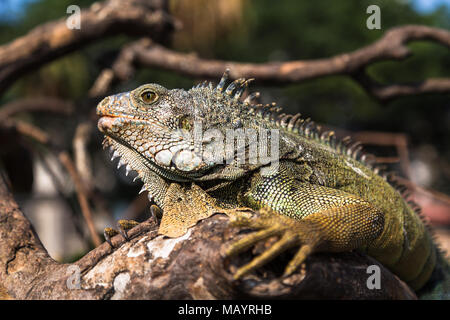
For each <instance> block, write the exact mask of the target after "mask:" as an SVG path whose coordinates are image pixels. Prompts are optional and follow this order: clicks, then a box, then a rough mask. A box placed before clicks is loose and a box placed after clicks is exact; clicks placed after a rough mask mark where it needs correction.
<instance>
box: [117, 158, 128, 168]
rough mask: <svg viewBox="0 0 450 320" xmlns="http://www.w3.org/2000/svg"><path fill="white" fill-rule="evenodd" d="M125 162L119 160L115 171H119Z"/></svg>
mask: <svg viewBox="0 0 450 320" xmlns="http://www.w3.org/2000/svg"><path fill="white" fill-rule="evenodd" d="M125 164H126V163H125V161H124V160H122V159H120V160H119V162H118V163H117V169H119V168H120V167H121V166H123V165H125Z"/></svg>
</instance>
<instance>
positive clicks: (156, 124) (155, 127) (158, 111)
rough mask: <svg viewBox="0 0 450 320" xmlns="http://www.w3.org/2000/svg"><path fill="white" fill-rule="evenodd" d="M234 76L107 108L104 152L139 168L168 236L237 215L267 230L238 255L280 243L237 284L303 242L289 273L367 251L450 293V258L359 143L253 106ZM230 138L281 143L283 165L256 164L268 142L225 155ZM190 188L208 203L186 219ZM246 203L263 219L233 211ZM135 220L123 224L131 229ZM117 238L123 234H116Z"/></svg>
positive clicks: (110, 101)
mask: <svg viewBox="0 0 450 320" xmlns="http://www.w3.org/2000/svg"><path fill="white" fill-rule="evenodd" d="M227 79H228V72H225V74H224V76H223V77H222V79H221V80H220V82H219V84H218V85H217V86H214V85H213V84H212V83H207V82H204V83H203V84H201V85H198V86H196V87H193V88H192V89H190V90H188V91H185V90H181V89H173V90H168V89H166V88H164V87H162V86H160V85H158V84H146V85H143V86H140V87H139V88H137V89H135V90H133V91H130V92H126V93H120V94H116V95H113V96H110V97H107V98H105V99H104V100H103V101H101V102H100V103H99V105H98V107H97V113H98V114H99V115H100V116H101V118H100V120H99V122H98V128H99V130H100V131H101V132H102V133H104V135H105V141H104V145H105V146H109V147H111V148H112V149H113V150H114V155H113V158H114V157H118V156H120V162H119V166H121V165H126V168H127V172H128V171H129V170H134V171H136V172H137V173H138V177H139V178H140V179H141V180H142V181H143V182H144V186H143V190H147V191H148V192H149V198H150V200H151V201H152V200H153V201H154V202H155V203H156V204H157V205H158V206H159V207H160V208H161V209H162V210H163V212H164V214H163V218H162V222H161V227H160V233H163V234H167V235H169V236H177V235H181V234H183V233H184V232H185V231H186V230H187V228H188V227H190V226H192V225H194V224H195V223H196V222H197V221H198V220H200V219H203V218H205V217H208V216H209V215H211V214H212V213H214V212H217V211H221V210H222V211H224V212H225V213H228V214H229V215H230V216H232V223H233V225H235V226H240V227H250V228H253V229H256V230H258V231H256V232H254V233H252V234H250V235H248V236H246V237H244V238H243V239H240V240H237V241H236V242H234V243H232V244H231V245H229V246H228V248H227V249H226V252H225V253H226V254H227V255H234V254H237V253H240V252H242V251H244V250H247V249H248V248H250V247H251V246H252V245H254V244H255V243H257V242H259V241H262V240H265V239H268V238H271V237H273V236H278V240H277V242H276V243H275V244H274V245H272V247H271V248H270V249H268V250H267V251H265V252H264V253H262V254H261V255H260V256H257V257H256V258H255V259H254V260H253V261H251V262H250V263H249V264H247V265H245V266H243V267H241V268H240V269H239V270H238V271H237V272H236V274H235V278H239V277H241V276H243V275H244V274H246V273H248V272H250V271H252V270H254V269H255V268H257V267H259V266H261V265H263V264H265V263H266V262H267V261H269V260H271V259H273V258H274V257H275V256H276V255H278V254H279V253H280V252H282V251H284V250H286V249H288V248H291V247H295V246H296V247H299V250H298V252H297V254H296V255H295V256H294V258H293V259H292V260H291V262H290V263H289V264H288V266H287V267H286V270H285V275H289V274H291V273H293V272H294V271H295V270H296V269H297V268H298V266H299V265H300V264H301V263H302V262H303V261H304V260H305V258H306V257H307V256H308V255H309V254H311V253H312V252H317V251H331V252H338V251H348V250H353V249H359V250H361V251H363V252H366V253H367V254H369V255H370V256H372V257H374V258H376V259H377V260H379V261H380V262H381V263H383V264H384V265H385V266H387V267H388V268H389V269H390V270H391V271H393V272H394V273H395V274H397V275H398V276H399V277H400V278H401V279H403V280H404V281H405V282H407V283H408V284H409V285H410V286H411V287H412V288H413V289H414V290H419V289H421V288H424V286H425V284H427V282H431V280H430V279H433V283H434V284H433V286H434V287H433V289H436V290H437V289H439V290H440V292H443V294H444V295H443V296H441V297H446V298H448V290H449V289H448V287H449V281H448V279H449V278H448V274H449V267H448V263H447V262H446V260H445V259H444V258H443V256H442V255H441V254H440V252H439V250H438V249H437V247H436V246H435V244H434V243H433V240H432V237H431V235H430V232H429V231H428V230H427V228H426V226H425V225H424V223H423V222H422V220H421V218H420V216H419V215H418V214H417V213H416V212H415V210H414V208H413V205H411V204H410V203H409V202H407V201H406V200H405V199H404V198H403V197H402V194H401V192H400V191H399V190H398V189H397V188H395V187H393V186H392V185H391V184H390V183H389V182H388V181H387V180H388V178H387V176H386V175H383V174H380V172H379V169H378V168H377V167H376V166H374V165H373V164H372V163H373V161H372V158H371V157H369V156H368V155H366V154H365V153H364V152H362V150H361V147H360V146H359V144H357V143H352V142H351V141H350V140H349V139H343V140H342V141H338V140H337V139H336V138H335V137H334V135H333V132H323V133H321V132H320V129H319V127H318V126H316V125H315V124H314V123H313V122H312V121H310V120H309V119H303V118H301V116H300V115H299V114H297V115H286V114H284V113H280V109H279V108H278V107H276V106H275V105H274V104H272V105H260V104H255V103H254V100H256V98H257V97H258V95H259V94H258V93H254V94H250V95H248V96H247V98H246V99H245V100H244V101H242V100H241V96H242V94H243V92H244V91H245V90H246V88H247V85H248V83H249V81H250V80H245V79H238V80H235V81H234V82H232V83H231V84H229V85H228V86H227V85H226V82H227ZM199 125H200V126H201V130H198V126H199ZM196 128H197V129H196ZM251 129H253V131H252V130H251ZM199 132H200V134H199ZM208 132H209V133H211V132H212V133H213V134H210V135H209V136H208ZM229 132H235V133H236V132H240V133H242V132H244V133H249V135H250V132H253V133H254V132H258V133H261V134H262V133H263V132H266V135H267V137H268V139H267V140H264V141H266V144H265V147H266V148H267V149H270V148H269V146H268V145H272V144H271V143H272V142H273V141H275V142H276V144H274V146H276V147H277V150H278V151H279V153H278V155H277V158H276V160H278V162H276V163H275V165H274V163H273V162H271V163H268V162H267V161H265V162H263V161H252V159H250V156H249V154H250V152H249V151H251V150H253V151H254V150H256V149H252V148H255V147H257V148H258V150H260V149H261V148H262V149H264V143H261V141H259V142H258V143H256V144H257V145H256V144H255V140H251V139H250V138H249V139H244V140H242V139H241V140H240V143H241V144H239V142H236V143H234V142H233V144H231V146H232V147H234V149H236V150H235V151H232V152H231V153H229V152H228V153H227V151H223V149H220V146H221V145H223V144H221V143H222V142H223V141H222V140H221V139H223V137H226V135H227V133H229ZM220 137H221V138H220ZM231 141H234V140H231ZM218 147H219V148H218ZM262 149H261V150H262ZM242 152H243V153H242ZM273 154H275V151H274V150H271V153H270V156H272V155H273ZM214 155H215V156H217V155H220V156H221V157H223V159H225V160H226V161H222V162H221V161H217V160H216V159H214V158H213V157H212V156H214ZM212 159H213V160H212ZM274 159H275V158H272V160H274ZM180 188H181V189H183V188H184V189H183V190H185V191H186V193H185V194H190V197H194V198H195V199H200V200H198V201H197V202H195V201H194V203H197V204H198V206H197V207H196V209H195V210H188V209H185V211H186V212H185V213H183V210H180V208H182V207H180V206H179V204H178V207H177V205H176V204H177V203H179V202H180V201H181V200H182V198H178V199H177V193H178V192H181V191H180V190H181V189H180ZM178 194H181V193H178ZM177 201H178V202H177ZM191 203H192V202H191ZM202 203H203V204H202ZM174 204H175V205H174ZM242 207H250V208H252V209H255V210H259V211H258V212H259V213H258V214H257V215H256V216H251V215H249V214H247V213H246V212H245V209H241V210H233V208H242ZM155 208H156V207H155ZM154 210H156V209H154V208H153V209H152V213H153V212H154ZM195 212H198V214H196V213H195ZM233 212H234V214H231V213H233ZM153 214H154V213H153ZM133 225H134V224H133V223H131V224H130V225H127V223H126V222H122V223H121V226H122V229H124V230H126V229H127V228H129V227H132V226H133ZM161 230H163V231H161ZM106 234H107V235H109V234H114V232H113V231H112V229H108V231H107V232H106ZM428 286H430V285H428Z"/></svg>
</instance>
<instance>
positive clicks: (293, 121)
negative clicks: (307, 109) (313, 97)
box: [288, 113, 301, 130]
mask: <svg viewBox="0 0 450 320" xmlns="http://www.w3.org/2000/svg"><path fill="white" fill-rule="evenodd" d="M300 117H301V114H300V113H297V114H295V115H294V116H293V117H292V118H291V120H289V123H288V129H289V130H292V128H294V126H295V122H296V121H297V119H298V118H300Z"/></svg>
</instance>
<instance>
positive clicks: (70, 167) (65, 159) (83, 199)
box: [58, 151, 102, 247]
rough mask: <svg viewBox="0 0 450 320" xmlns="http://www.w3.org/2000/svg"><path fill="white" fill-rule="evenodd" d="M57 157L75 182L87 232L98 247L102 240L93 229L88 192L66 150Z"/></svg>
mask: <svg viewBox="0 0 450 320" xmlns="http://www.w3.org/2000/svg"><path fill="white" fill-rule="evenodd" d="M58 158H59V161H61V163H62V164H63V165H64V167H65V168H66V170H67V172H68V173H69V174H70V176H71V177H72V180H73V182H74V184H75V189H76V191H77V196H78V202H79V203H80V207H81V212H82V214H83V217H84V220H85V221H86V224H87V226H88V229H89V233H90V234H91V238H92V242H93V243H94V245H95V246H96V247H98V246H99V245H100V244H101V242H102V241H101V240H100V237H99V236H98V234H97V231H96V230H95V226H94V222H93V220H92V213H91V208H90V206H89V202H88V194H87V191H86V189H85V186H84V184H83V181H82V179H81V177H80V175H79V173H78V171H77V169H76V168H75V165H74V163H73V161H72V159H71V158H70V156H69V154H68V153H67V152H64V151H63V152H61V153H59V155H58Z"/></svg>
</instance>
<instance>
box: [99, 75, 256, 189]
mask: <svg viewBox="0 0 450 320" xmlns="http://www.w3.org/2000/svg"><path fill="white" fill-rule="evenodd" d="M227 78H228V72H226V73H225V74H224V76H223V77H222V79H221V81H220V83H219V84H218V85H217V86H213V85H212V84H211V83H206V82H205V83H203V84H202V85H199V86H196V87H193V88H192V89H190V90H188V91H186V90H182V89H173V90H169V89H166V88H164V87H162V86H160V85H158V84H145V85H142V86H140V87H138V88H137V89H135V90H132V91H130V92H126V93H119V94H116V95H112V96H109V97H106V98H105V99H103V100H102V101H101V102H100V103H99V104H98V106H97V114H98V115H100V116H101V118H100V120H99V121H98V128H99V130H100V131H101V132H102V133H103V134H104V135H105V141H104V144H105V145H107V146H110V147H112V148H113V149H114V150H115V155H116V156H121V163H119V166H120V164H126V165H127V171H128V170H129V169H132V170H136V171H138V173H139V172H140V170H142V166H143V165H144V166H145V167H148V168H149V169H150V170H152V171H153V172H156V173H157V174H158V175H159V176H162V177H164V178H166V179H170V180H175V181H189V180H195V179H199V178H201V177H204V176H205V172H208V171H209V172H210V171H211V170H214V171H215V172H216V175H215V178H217V172H219V171H221V170H223V168H224V166H223V164H222V163H218V162H217V161H216V159H217V157H216V156H217V152H218V151H217V150H219V149H220V148H216V147H217V143H223V141H218V139H215V138H217V134H218V135H222V137H225V136H226V131H227V130H229V129H238V128H241V127H243V126H244V124H243V123H244V122H245V121H246V120H245V119H250V118H251V117H250V116H249V108H248V105H249V103H250V102H251V99H253V98H254V97H255V95H251V96H249V97H248V99H246V101H240V97H241V95H242V93H243V92H244V90H245V88H246V87H247V84H248V82H249V81H248V80H247V81H246V80H244V79H239V80H236V81H234V82H232V83H231V84H230V85H229V86H228V87H227V88H225V83H226V80H227ZM246 125H247V124H246ZM208 132H209V134H208ZM205 133H206V134H205ZM211 133H212V134H211ZM219 140H220V139H219ZM228 171H229V170H228ZM227 174H228V175H229V174H230V173H229V172H228V173H227ZM223 176H224V177H225V176H226V174H225V175H223Z"/></svg>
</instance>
